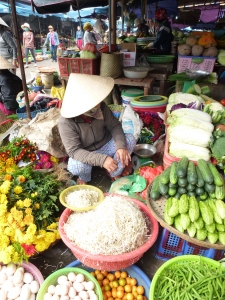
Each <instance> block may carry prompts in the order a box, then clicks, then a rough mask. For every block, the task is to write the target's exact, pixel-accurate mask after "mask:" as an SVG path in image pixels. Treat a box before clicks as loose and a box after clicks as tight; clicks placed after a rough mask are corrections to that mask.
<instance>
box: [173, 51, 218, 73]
mask: <svg viewBox="0 0 225 300" xmlns="http://www.w3.org/2000/svg"><path fill="white" fill-rule="evenodd" d="M193 58H199V59H203V62H202V63H200V64H196V63H194V62H193V60H192V59H193ZM215 61H216V57H208V56H205V57H203V56H183V55H178V63H177V73H181V72H184V71H186V70H201V71H205V72H208V73H212V71H213V68H214V65H215Z"/></svg>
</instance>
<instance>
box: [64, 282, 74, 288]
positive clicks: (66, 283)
mask: <svg viewBox="0 0 225 300" xmlns="http://www.w3.org/2000/svg"><path fill="white" fill-rule="evenodd" d="M63 284H65V285H67V286H68V287H70V286H72V285H73V283H72V282H71V281H65V282H63Z"/></svg>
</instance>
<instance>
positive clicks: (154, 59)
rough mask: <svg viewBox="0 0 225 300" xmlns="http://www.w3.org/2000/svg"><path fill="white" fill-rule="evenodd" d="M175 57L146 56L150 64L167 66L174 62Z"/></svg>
mask: <svg viewBox="0 0 225 300" xmlns="http://www.w3.org/2000/svg"><path fill="white" fill-rule="evenodd" d="M174 58H175V56H174V55H146V60H147V62H149V63H155V64H166V63H170V62H172V61H173V60H174Z"/></svg>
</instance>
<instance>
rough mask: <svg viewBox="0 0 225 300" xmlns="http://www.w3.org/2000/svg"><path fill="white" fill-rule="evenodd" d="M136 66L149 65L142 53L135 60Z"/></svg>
mask: <svg viewBox="0 0 225 300" xmlns="http://www.w3.org/2000/svg"><path fill="white" fill-rule="evenodd" d="M136 67H147V68H149V67H150V65H149V63H148V62H147V60H146V58H145V56H144V55H142V56H141V57H139V58H138V59H137V60H136Z"/></svg>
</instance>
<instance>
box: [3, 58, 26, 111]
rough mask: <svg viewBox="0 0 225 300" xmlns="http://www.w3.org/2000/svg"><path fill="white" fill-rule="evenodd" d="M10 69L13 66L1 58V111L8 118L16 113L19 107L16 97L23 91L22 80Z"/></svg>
mask: <svg viewBox="0 0 225 300" xmlns="http://www.w3.org/2000/svg"><path fill="white" fill-rule="evenodd" d="M9 69H13V65H12V64H11V63H10V62H8V61H7V59H5V58H4V57H2V56H0V110H1V111H2V112H3V113H4V114H5V115H7V116H8V115H12V114H15V113H16V109H17V108H18V107H19V105H18V103H17V101H16V96H17V94H18V93H19V92H21V91H22V90H23V85H22V80H21V79H20V78H19V77H18V76H16V75H15V74H13V73H12V72H10V71H9Z"/></svg>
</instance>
